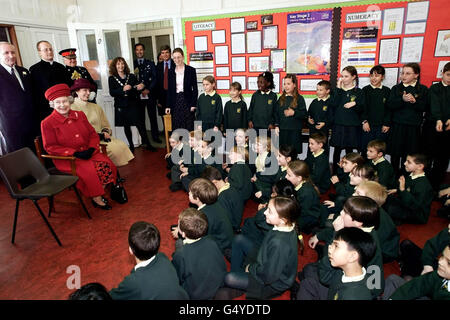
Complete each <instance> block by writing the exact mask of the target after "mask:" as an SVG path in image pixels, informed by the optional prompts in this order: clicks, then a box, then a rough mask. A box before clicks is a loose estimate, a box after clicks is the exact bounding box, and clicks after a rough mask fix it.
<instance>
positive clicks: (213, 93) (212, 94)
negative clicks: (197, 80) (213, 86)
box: [205, 90, 216, 97]
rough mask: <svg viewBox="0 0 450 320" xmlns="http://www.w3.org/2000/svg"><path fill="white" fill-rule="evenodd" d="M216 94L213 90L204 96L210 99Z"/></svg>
mask: <svg viewBox="0 0 450 320" xmlns="http://www.w3.org/2000/svg"><path fill="white" fill-rule="evenodd" d="M215 94H216V90H213V91H211V92H210V93H206V92H205V96H210V97H212V96H214V95H215Z"/></svg>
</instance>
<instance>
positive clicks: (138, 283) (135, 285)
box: [109, 221, 189, 300]
mask: <svg viewBox="0 0 450 320" xmlns="http://www.w3.org/2000/svg"><path fill="white" fill-rule="evenodd" d="M160 239H161V237H160V234H159V231H158V229H157V228H156V226H154V225H153V224H151V223H147V222H144V221H139V222H136V223H134V224H133V225H132V226H131V228H130V231H129V233H128V245H129V248H128V250H129V252H130V254H131V255H133V256H134V258H135V260H136V266H135V267H134V269H133V270H132V271H131V273H130V274H129V275H128V276H126V277H125V279H123V281H122V282H121V283H120V284H119V286H118V287H117V288H114V289H112V290H111V291H110V292H109V294H110V295H111V297H112V298H113V300H186V299H189V296H188V295H187V293H186V291H184V289H183V288H182V287H181V286H180V284H179V280H178V276H177V272H176V270H175V268H174V267H173V265H172V263H171V262H170V260H169V259H168V258H167V256H166V255H165V254H164V253H162V252H158V250H159V244H160Z"/></svg>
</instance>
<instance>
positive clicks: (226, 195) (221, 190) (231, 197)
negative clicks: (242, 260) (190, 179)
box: [201, 166, 244, 232]
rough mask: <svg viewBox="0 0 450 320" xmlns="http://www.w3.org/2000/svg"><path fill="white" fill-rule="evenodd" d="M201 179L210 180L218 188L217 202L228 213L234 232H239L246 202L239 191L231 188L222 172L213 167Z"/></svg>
mask: <svg viewBox="0 0 450 320" xmlns="http://www.w3.org/2000/svg"><path fill="white" fill-rule="evenodd" d="M201 177H202V178H205V179H208V180H209V181H211V182H212V183H213V184H214V185H215V186H216V188H217V192H218V199H217V201H218V202H219V203H220V204H221V205H222V207H224V208H225V210H226V211H227V214H228V218H229V219H230V221H231V225H232V226H233V230H234V231H235V232H237V231H238V230H239V229H240V227H241V221H242V213H243V212H244V200H243V199H242V196H241V195H240V193H239V191H237V190H236V189H235V188H233V187H231V185H230V183H228V182H225V181H224V180H223V178H222V174H221V173H220V171H219V170H217V168H214V167H212V166H207V167H206V168H205V170H203V172H202V175H201Z"/></svg>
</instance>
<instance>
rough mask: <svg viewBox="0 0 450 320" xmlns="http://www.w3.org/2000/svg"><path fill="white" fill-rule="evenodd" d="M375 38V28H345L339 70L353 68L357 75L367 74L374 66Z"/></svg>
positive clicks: (376, 33)
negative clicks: (347, 67)
mask: <svg viewBox="0 0 450 320" xmlns="http://www.w3.org/2000/svg"><path fill="white" fill-rule="evenodd" d="M377 36H378V29H377V28H369V27H359V28H345V29H344V36H343V39H342V46H341V47H342V52H341V69H342V68H344V67H346V66H354V67H355V68H356V70H357V71H358V74H368V73H369V71H370V69H371V68H372V67H373V66H374V65H375V57H376V52H377Z"/></svg>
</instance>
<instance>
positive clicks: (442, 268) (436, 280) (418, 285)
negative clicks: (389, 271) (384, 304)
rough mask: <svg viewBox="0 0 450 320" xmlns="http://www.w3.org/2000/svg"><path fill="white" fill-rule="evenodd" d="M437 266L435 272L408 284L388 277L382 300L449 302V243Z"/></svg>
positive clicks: (414, 279)
mask: <svg viewBox="0 0 450 320" xmlns="http://www.w3.org/2000/svg"><path fill="white" fill-rule="evenodd" d="M438 264H439V266H438V268H437V270H435V271H432V272H428V273H425V274H422V275H421V276H419V277H417V278H413V279H412V280H410V281H408V282H406V281H405V280H404V279H402V278H400V277H399V276H397V275H391V276H389V277H388V278H387V279H386V283H387V284H388V287H387V288H386V289H387V290H386V292H385V297H384V299H389V300H414V299H419V298H422V297H428V298H431V299H432V300H450V243H447V246H446V247H445V249H444V250H443V252H442V256H441V257H440V258H439V263H438ZM394 290H395V291H394ZM393 291H394V293H393V294H392V295H391V293H392V292H393Z"/></svg>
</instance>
